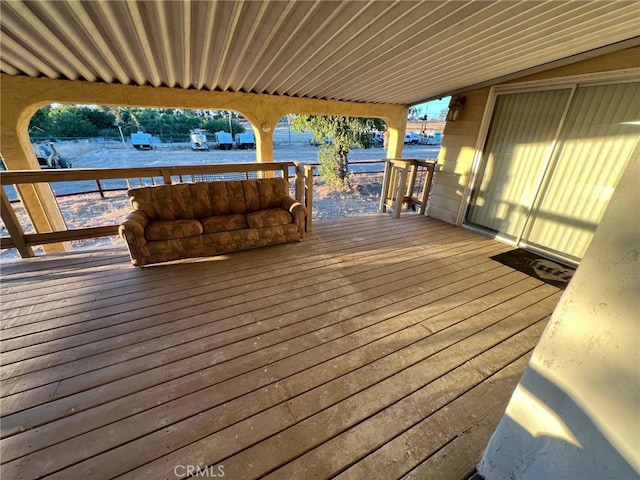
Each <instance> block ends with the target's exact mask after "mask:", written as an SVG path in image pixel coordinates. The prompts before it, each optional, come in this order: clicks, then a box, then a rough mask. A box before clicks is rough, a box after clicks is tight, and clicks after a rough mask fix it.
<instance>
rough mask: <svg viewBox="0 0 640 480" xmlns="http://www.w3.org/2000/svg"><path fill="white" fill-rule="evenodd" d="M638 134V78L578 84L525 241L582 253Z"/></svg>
mask: <svg viewBox="0 0 640 480" xmlns="http://www.w3.org/2000/svg"><path fill="white" fill-rule="evenodd" d="M639 140H640V83H627V84H619V85H602V86H593V87H579V88H578V89H577V90H576V94H575V96H574V98H573V101H572V104H571V109H570V110H569V113H568V115H567V119H566V122H565V123H564V125H563V129H562V133H561V135H560V138H559V142H558V149H557V152H556V154H555V155H554V158H553V159H552V163H551V169H550V172H549V173H550V174H549V175H548V176H547V178H546V184H545V186H544V188H543V189H542V190H541V192H540V195H539V197H538V202H537V204H536V207H535V209H534V210H533V212H532V215H531V219H530V221H529V225H527V229H526V230H527V231H526V232H525V234H524V238H525V240H526V242H527V244H531V245H535V246H541V247H546V248H547V249H549V250H551V251H552V252H560V253H562V254H563V255H565V256H568V257H572V258H574V259H580V258H582V257H583V256H584V253H585V251H586V249H587V247H588V246H589V244H590V243H591V238H592V237H593V233H594V232H595V230H596V228H597V226H598V224H599V223H600V220H601V219H602V215H603V214H604V211H605V209H606V208H607V205H608V204H609V199H610V198H611V195H612V193H613V191H614V190H615V187H616V185H617V184H618V181H619V180H620V176H621V175H622V172H623V171H624V169H625V167H626V165H627V162H628V161H629V158H631V155H632V154H633V152H634V151H635V150H636V149H637V148H638V143H639Z"/></svg>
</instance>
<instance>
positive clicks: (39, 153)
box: [33, 142, 72, 169]
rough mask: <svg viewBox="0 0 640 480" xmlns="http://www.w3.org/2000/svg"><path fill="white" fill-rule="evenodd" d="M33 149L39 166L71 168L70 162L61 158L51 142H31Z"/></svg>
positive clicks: (43, 167)
mask: <svg viewBox="0 0 640 480" xmlns="http://www.w3.org/2000/svg"><path fill="white" fill-rule="evenodd" d="M33 151H34V152H35V154H36V158H37V159H38V163H39V164H40V168H42V169H48V168H71V167H72V165H71V162H70V161H68V160H65V159H64V158H62V156H61V155H60V153H59V152H58V150H56V147H55V145H54V144H53V142H38V143H34V144H33Z"/></svg>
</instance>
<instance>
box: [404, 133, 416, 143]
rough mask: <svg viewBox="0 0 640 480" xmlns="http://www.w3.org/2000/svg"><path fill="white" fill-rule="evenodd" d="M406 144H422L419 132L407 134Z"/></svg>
mask: <svg viewBox="0 0 640 480" xmlns="http://www.w3.org/2000/svg"><path fill="white" fill-rule="evenodd" d="M404 143H405V144H413V145H415V144H418V143H420V135H419V134H418V133H417V132H411V133H407V134H406V135H405V136H404Z"/></svg>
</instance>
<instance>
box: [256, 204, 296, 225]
mask: <svg viewBox="0 0 640 480" xmlns="http://www.w3.org/2000/svg"><path fill="white" fill-rule="evenodd" d="M245 217H246V219H247V225H249V227H250V228H264V227H277V226H279V225H286V224H288V223H291V222H292V221H293V219H292V217H291V214H290V213H289V212H287V211H286V210H283V209H282V208H270V209H269V210H259V211H257V212H251V213H247V214H245Z"/></svg>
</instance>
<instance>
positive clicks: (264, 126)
mask: <svg viewBox="0 0 640 480" xmlns="http://www.w3.org/2000/svg"><path fill="white" fill-rule="evenodd" d="M260 130H262V131H263V132H264V133H269V132H270V131H271V125H269V124H268V123H267V122H264V123H263V124H262V125H260Z"/></svg>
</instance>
